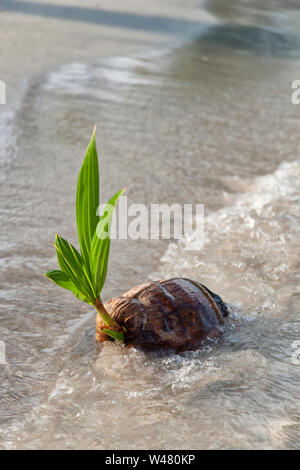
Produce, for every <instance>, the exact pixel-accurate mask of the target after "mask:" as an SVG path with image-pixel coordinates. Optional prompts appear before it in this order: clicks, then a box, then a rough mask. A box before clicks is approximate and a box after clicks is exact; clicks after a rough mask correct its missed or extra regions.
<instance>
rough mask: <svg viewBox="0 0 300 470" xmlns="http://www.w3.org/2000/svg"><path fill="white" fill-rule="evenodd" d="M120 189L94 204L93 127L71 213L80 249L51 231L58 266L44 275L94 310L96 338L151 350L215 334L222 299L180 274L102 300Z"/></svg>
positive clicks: (177, 347) (195, 343)
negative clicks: (103, 202) (100, 208)
mask: <svg viewBox="0 0 300 470" xmlns="http://www.w3.org/2000/svg"><path fill="white" fill-rule="evenodd" d="M123 191H124V190H122V191H119V192H118V193H116V194H115V195H114V196H113V197H112V198H111V199H110V201H109V202H108V203H107V205H106V206H105V209H104V212H103V214H102V216H100V217H99V216H98V215H97V209H98V206H99V170H98V156H97V149H96V142H95V130H94V132H93V135H92V138H91V140H90V143H89V145H88V148H87V151H86V155H85V158H84V161H83V164H82V167H81V170H80V172H79V176H78V182H77V196H76V219H77V229H78V238H79V245H80V252H79V251H77V249H76V248H75V247H74V246H73V245H71V243H69V242H68V241H66V240H65V239H64V238H62V237H60V236H59V235H56V238H55V248H56V254H57V259H58V263H59V265H60V268H61V270H55V271H48V272H47V273H46V274H45V275H46V276H47V277H49V278H50V279H51V280H52V281H53V282H54V283H55V284H57V285H59V286H61V287H63V288H65V289H68V290H70V291H71V292H73V294H74V295H75V296H76V297H77V298H78V299H79V300H81V301H83V302H86V303H88V304H90V305H93V306H94V307H95V308H96V309H97V311H98V315H97V324H96V339H97V341H99V342H102V341H119V342H122V343H124V344H125V345H126V346H133V347H138V348H140V349H143V350H145V351H150V350H159V349H162V350H174V351H177V352H179V351H185V350H189V349H196V348H198V347H199V346H200V345H201V344H202V343H203V341H204V340H205V339H207V338H216V337H217V336H219V335H220V334H221V333H222V331H223V328H222V325H223V323H224V320H223V318H224V317H225V316H226V315H227V314H228V311H227V307H226V305H225V304H224V302H223V301H222V299H221V298H220V297H219V296H218V295H216V294H214V293H213V292H211V291H210V290H209V289H207V287H205V286H203V285H202V284H200V283H198V282H195V281H191V280H189V279H184V278H174V279H169V280H164V281H156V282H150V283H147V284H142V285H139V286H137V287H134V288H133V289H131V290H130V291H128V292H126V293H125V294H123V295H122V296H120V297H116V298H114V299H111V300H109V301H108V302H106V304H104V305H103V303H102V301H101V296H100V294H101V291H102V289H103V286H104V283H105V280H106V274H107V265H108V257H109V248H110V237H109V234H110V225H111V220H112V215H113V211H114V207H115V204H116V202H117V200H118V198H119V197H120V195H121V194H122V193H123Z"/></svg>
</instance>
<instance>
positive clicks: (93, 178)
mask: <svg viewBox="0 0 300 470" xmlns="http://www.w3.org/2000/svg"><path fill="white" fill-rule="evenodd" d="M95 132H96V126H95V128H94V132H93V135H92V137H91V140H90V143H89V145H88V147H87V151H86V154H85V158H84V161H83V164H82V167H81V170H80V172H79V176H78V181H77V194H76V220H77V230H78V239H79V245H80V250H81V253H82V256H83V259H84V261H85V266H86V269H87V272H88V273H89V272H90V265H89V253H90V248H91V242H92V238H93V235H94V233H95V230H96V227H97V223H98V221H99V217H98V216H97V209H98V206H99V169H98V155H97V149H96V141H95Z"/></svg>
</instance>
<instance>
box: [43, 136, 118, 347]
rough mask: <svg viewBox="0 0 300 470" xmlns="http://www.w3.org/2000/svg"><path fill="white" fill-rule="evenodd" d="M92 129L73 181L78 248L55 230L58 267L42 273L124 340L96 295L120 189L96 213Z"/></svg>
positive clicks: (105, 330) (96, 174)
mask: <svg viewBox="0 0 300 470" xmlns="http://www.w3.org/2000/svg"><path fill="white" fill-rule="evenodd" d="M95 131H96V128H95V129H94V132H93V135H92V137H91V140H90V143H89V145H88V147H87V151H86V154H85V158H84V161H83V164H82V167H81V170H80V172H79V176H78V181H77V194H76V220H77V231H78V241H79V246H80V252H79V251H77V250H76V248H75V247H74V246H73V245H72V244H71V243H70V242H68V241H67V240H65V239H64V238H62V237H61V236H59V235H57V234H56V237H55V249H56V254H57V260H58V264H59V266H60V270H54V271H48V272H47V273H45V276H47V277H48V278H49V279H51V281H53V282H54V283H55V284H57V285H58V286H60V287H63V288H64V289H67V290H69V291H71V292H73V294H74V295H75V296H76V297H77V298H78V299H79V300H81V301H83V302H86V303H88V304H90V305H93V306H94V307H95V308H96V309H97V311H98V313H99V315H100V317H101V319H102V321H103V323H104V326H105V328H103V330H102V331H103V333H105V334H106V335H108V336H109V337H110V338H113V339H114V340H118V341H121V342H124V333H125V332H126V328H125V327H124V326H120V325H119V324H118V323H117V322H116V321H115V320H114V319H113V318H112V317H111V315H109V313H108V312H107V311H106V309H105V307H104V305H103V303H102V301H101V296H100V294H101V291H102V289H103V286H104V283H105V280H106V274H107V266H108V257H109V248H110V225H111V221H112V215H113V211H114V207H115V204H116V202H117V200H118V198H119V197H120V195H121V194H122V193H123V192H124V190H122V191H119V192H117V193H116V194H115V195H114V196H113V197H112V198H111V199H110V201H109V202H108V203H107V204H106V206H105V209H104V212H103V214H102V216H100V217H99V216H98V215H97V210H98V207H99V166H98V155H97V149H96V141H95Z"/></svg>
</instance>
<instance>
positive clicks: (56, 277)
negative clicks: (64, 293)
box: [45, 269, 90, 303]
mask: <svg viewBox="0 0 300 470" xmlns="http://www.w3.org/2000/svg"><path fill="white" fill-rule="evenodd" d="M45 276H46V277H48V278H49V279H51V281H52V282H54V284H57V285H58V286H60V287H63V288H64V289H67V290H69V291H71V292H73V294H74V295H75V297H77V298H78V299H79V300H81V301H82V302H86V303H90V301H89V299H87V298H86V297H85V296H84V295H82V294H81V293H80V292H79V290H78V289H77V287H76V286H75V285H74V284H73V282H72V281H70V279H69V278H68V276H67V275H66V274H65V273H64V272H63V271H59V270H58V269H57V270H53V271H48V272H47V273H45Z"/></svg>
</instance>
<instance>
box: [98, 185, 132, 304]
mask: <svg viewBox="0 0 300 470" xmlns="http://www.w3.org/2000/svg"><path fill="white" fill-rule="evenodd" d="M124 191H125V189H123V190H122V191H119V192H117V193H116V194H115V195H114V196H113V197H112V198H111V199H110V200H109V201H108V203H107V204H106V206H105V209H104V212H103V215H102V216H101V218H100V221H99V222H98V225H97V228H96V231H95V233H94V236H93V239H92V245H91V252H90V266H91V271H92V279H93V285H94V288H95V292H96V295H97V296H98V295H99V294H100V292H101V290H102V288H103V286H104V283H105V279H106V274H107V266H108V257H109V248H110V237H109V235H110V226H111V221H112V216H113V212H114V207H115V205H116V202H117V200H118V199H119V197H120V196H121V194H122V193H123V192H124Z"/></svg>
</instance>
